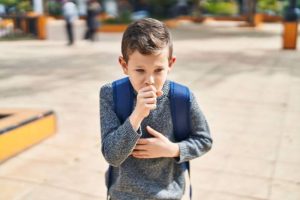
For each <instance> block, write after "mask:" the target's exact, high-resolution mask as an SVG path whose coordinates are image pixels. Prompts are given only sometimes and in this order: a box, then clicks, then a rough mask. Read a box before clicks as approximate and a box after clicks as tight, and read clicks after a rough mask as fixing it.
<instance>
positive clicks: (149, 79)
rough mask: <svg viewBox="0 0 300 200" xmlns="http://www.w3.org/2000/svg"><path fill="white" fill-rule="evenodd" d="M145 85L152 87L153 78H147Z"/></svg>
mask: <svg viewBox="0 0 300 200" xmlns="http://www.w3.org/2000/svg"><path fill="white" fill-rule="evenodd" d="M146 85H154V78H153V76H149V77H148V78H147V80H146Z"/></svg>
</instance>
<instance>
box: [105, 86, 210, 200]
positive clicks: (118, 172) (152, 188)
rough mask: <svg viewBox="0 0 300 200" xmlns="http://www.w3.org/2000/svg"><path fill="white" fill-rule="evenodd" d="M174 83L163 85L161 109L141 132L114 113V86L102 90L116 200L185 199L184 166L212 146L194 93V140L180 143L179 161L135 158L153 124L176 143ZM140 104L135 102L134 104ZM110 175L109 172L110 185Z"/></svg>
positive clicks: (112, 190) (112, 193) (112, 194)
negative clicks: (172, 103) (172, 106)
mask: <svg viewBox="0 0 300 200" xmlns="http://www.w3.org/2000/svg"><path fill="white" fill-rule="evenodd" d="M169 87H170V82H169V81H168V80H167V81H166V82H165V83H164V86H163V89H162V90H163V95H162V96H160V97H158V98H157V109H155V110H152V111H151V112H150V114H149V116H148V117H146V118H145V119H144V120H143V121H142V123H141V127H140V128H139V130H138V131H137V132H136V131H134V129H133V128H132V125H131V123H130V122H129V119H127V120H126V121H125V122H124V123H123V124H121V123H120V121H119V119H118V118H117V116H116V113H115V112H114V102H113V91H112V84H111V83H110V84H106V85H104V86H103V87H102V88H101V91H100V117H101V138H102V153H103V156H104V158H105V159H106V161H107V162H108V163H109V164H110V165H111V166H113V173H112V184H111V187H110V189H109V195H110V197H111V199H112V200H146V199H147V200H158V199H160V200H161V199H168V200H171V199H174V200H175V199H181V198H182V196H183V193H184V191H185V178H184V170H183V168H182V166H181V165H180V163H182V162H185V161H188V160H192V159H194V158H197V157H199V156H201V155H203V154H204V153H206V152H207V151H208V150H210V148H211V145H212V139H211V137H210V132H209V128H208V125H207V122H206V119H205V117H204V115H203V114H202V112H201V110H200V108H199V106H198V104H197V102H196V99H195V97H194V95H193V93H192V92H191V108H190V122H191V133H190V137H189V138H188V139H186V140H184V141H181V142H178V144H179V149H180V156H179V157H178V158H154V159H138V158H134V157H133V156H131V155H130V154H131V152H132V151H133V149H134V147H135V144H136V143H137V141H138V139H139V138H148V137H151V136H150V135H149V134H148V133H147V130H146V126H147V125H149V126H151V127H152V128H154V129H155V130H157V131H158V132H160V133H162V134H163V135H165V136H166V137H167V138H168V139H169V140H170V141H172V142H175V140H174V134H173V124H172V116H171V110H170V101H169ZM135 104H136V101H135V102H134V105H135ZM107 181H108V173H106V183H107Z"/></svg>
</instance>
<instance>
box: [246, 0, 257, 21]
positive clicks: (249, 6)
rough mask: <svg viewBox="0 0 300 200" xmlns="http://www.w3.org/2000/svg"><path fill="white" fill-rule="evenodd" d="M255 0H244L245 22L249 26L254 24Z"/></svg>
mask: <svg viewBox="0 0 300 200" xmlns="http://www.w3.org/2000/svg"><path fill="white" fill-rule="evenodd" d="M256 5H257V0H246V13H247V15H246V16H247V22H248V23H249V25H250V26H255V23H254V16H255V14H256Z"/></svg>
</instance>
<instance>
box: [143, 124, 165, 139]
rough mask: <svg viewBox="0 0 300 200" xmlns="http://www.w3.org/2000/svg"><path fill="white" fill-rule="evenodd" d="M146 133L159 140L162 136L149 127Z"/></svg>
mask: <svg viewBox="0 0 300 200" xmlns="http://www.w3.org/2000/svg"><path fill="white" fill-rule="evenodd" d="M147 131H148V133H150V134H151V135H153V136H154V137H157V138H160V137H162V134H161V133H160V132H158V131H156V130H154V129H153V128H151V127H150V126H147Z"/></svg>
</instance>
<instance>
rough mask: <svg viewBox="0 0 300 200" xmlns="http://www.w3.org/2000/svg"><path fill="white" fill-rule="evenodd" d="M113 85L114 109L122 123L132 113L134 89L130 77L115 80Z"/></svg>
mask: <svg viewBox="0 0 300 200" xmlns="http://www.w3.org/2000/svg"><path fill="white" fill-rule="evenodd" d="M112 87H113V98H114V111H115V112H116V114H117V116H118V118H119V120H120V122H121V124H122V123H124V122H125V120H126V119H127V118H128V116H130V114H131V113H132V110H133V100H134V92H133V91H134V90H133V87H132V85H131V83H130V81H129V78H128V77H126V78H122V79H119V80H116V81H114V82H113V83H112Z"/></svg>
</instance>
